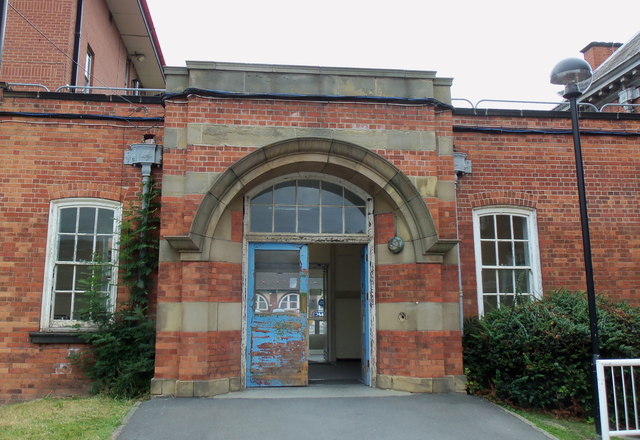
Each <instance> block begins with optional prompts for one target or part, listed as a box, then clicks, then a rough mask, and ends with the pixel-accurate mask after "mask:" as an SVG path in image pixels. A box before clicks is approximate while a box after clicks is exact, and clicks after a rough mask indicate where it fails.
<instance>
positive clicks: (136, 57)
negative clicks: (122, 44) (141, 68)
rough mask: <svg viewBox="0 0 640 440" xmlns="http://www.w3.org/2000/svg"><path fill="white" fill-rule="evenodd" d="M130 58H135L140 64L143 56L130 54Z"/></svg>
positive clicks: (135, 53) (141, 54) (136, 53)
mask: <svg viewBox="0 0 640 440" xmlns="http://www.w3.org/2000/svg"><path fill="white" fill-rule="evenodd" d="M131 58H135V59H136V60H137V61H138V62H139V63H141V62H143V61H144V59H145V56H144V54H143V53H138V52H134V53H133V54H131Z"/></svg>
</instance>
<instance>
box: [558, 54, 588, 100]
mask: <svg viewBox="0 0 640 440" xmlns="http://www.w3.org/2000/svg"><path fill="white" fill-rule="evenodd" d="M592 78H593V71H592V70H591V66H590V65H589V63H587V62H586V61H585V60H582V59H580V58H567V59H566V60H562V61H560V62H559V63H558V64H556V67H554V68H553V70H552V71H551V84H559V85H563V86H565V94H564V95H565V96H564V97H565V98H567V97H568V96H567V94H569V95H573V97H576V96H580V95H582V94H583V93H584V92H586V91H587V89H588V88H589V86H590V85H591V79H592Z"/></svg>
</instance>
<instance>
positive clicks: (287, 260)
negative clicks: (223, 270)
mask: <svg viewBox="0 0 640 440" xmlns="http://www.w3.org/2000/svg"><path fill="white" fill-rule="evenodd" d="M244 207H245V216H244V218H245V221H244V231H245V253H246V255H247V258H246V260H245V269H244V273H245V282H244V285H245V289H244V294H243V303H244V304H245V310H246V324H245V326H244V332H243V341H244V346H245V347H246V352H245V357H244V362H243V371H244V372H245V373H244V377H245V385H246V386H248V387H254V386H304V385H306V384H308V383H309V380H313V381H315V382H318V381H323V382H324V381H331V382H332V383H333V382H335V381H349V380H358V381H360V382H363V383H365V384H367V385H370V384H371V377H372V374H371V365H375V362H372V359H375V331H372V328H375V320H373V319H372V318H373V316H374V315H373V314H372V313H370V312H369V310H370V309H371V306H372V305H373V304H374V299H375V292H374V289H373V286H372V284H371V283H370V279H372V278H373V277H372V276H371V274H373V271H374V266H373V264H371V262H372V261H374V259H373V258H372V257H373V198H372V197H371V196H369V195H368V194H366V193H365V192H363V191H362V190H361V189H359V188H358V187H356V186H354V185H352V184H350V183H349V182H346V181H344V180H342V179H340V178H337V177H335V176H327V175H324V174H320V173H294V174H290V175H286V176H281V177H278V178H275V179H272V180H269V181H268V182H266V183H264V184H261V185H259V186H257V187H256V188H254V189H253V190H251V191H249V192H248V193H247V194H246V196H245V203H244ZM371 335H373V340H372V336H371ZM374 370H375V368H374ZM373 377H375V374H374V375H373Z"/></svg>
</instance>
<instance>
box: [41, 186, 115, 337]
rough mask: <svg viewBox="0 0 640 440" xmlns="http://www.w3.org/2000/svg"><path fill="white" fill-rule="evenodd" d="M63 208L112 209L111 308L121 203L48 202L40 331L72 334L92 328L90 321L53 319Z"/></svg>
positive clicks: (70, 199) (88, 200) (83, 199)
mask: <svg viewBox="0 0 640 440" xmlns="http://www.w3.org/2000/svg"><path fill="white" fill-rule="evenodd" d="M64 208H96V209H101V208H102V209H110V210H113V219H114V232H113V240H112V245H111V264H112V265H113V267H112V269H111V274H110V275H111V278H110V280H111V281H110V286H109V305H110V307H111V309H114V308H115V303H116V296H117V285H118V267H117V265H118V250H119V244H120V243H119V241H120V240H119V239H120V237H119V225H120V224H121V221H122V204H121V203H120V202H117V201H113V200H107V199H94V198H68V199H59V200H52V201H51V203H50V206H49V223H48V229H47V248H46V255H45V269H44V282H43V290H42V307H41V318H40V329H41V330H42V331H70V330H71V331H73V330H81V329H84V328H92V327H94V326H93V325H92V324H91V323H90V322H87V321H80V320H59V319H54V318H53V304H54V300H53V296H54V291H55V269H56V265H57V264H58V261H57V255H58V241H59V240H58V237H59V234H60V232H59V222H60V215H61V211H62V209H64Z"/></svg>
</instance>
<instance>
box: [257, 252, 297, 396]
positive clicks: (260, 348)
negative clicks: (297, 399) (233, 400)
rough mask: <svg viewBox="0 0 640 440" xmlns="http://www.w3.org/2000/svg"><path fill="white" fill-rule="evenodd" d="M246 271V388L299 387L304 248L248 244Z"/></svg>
mask: <svg viewBox="0 0 640 440" xmlns="http://www.w3.org/2000/svg"><path fill="white" fill-rule="evenodd" d="M248 265H249V266H248V267H249V279H248V286H247V324H248V325H247V329H248V331H247V370H246V371H247V381H246V384H247V387H259V386H267V387H273V386H305V385H307V383H308V364H307V358H308V350H309V348H308V347H309V344H308V342H307V341H308V328H307V298H308V293H309V289H308V276H309V258H308V252H307V246H306V245H301V244H276V243H250V244H249V262H248Z"/></svg>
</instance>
